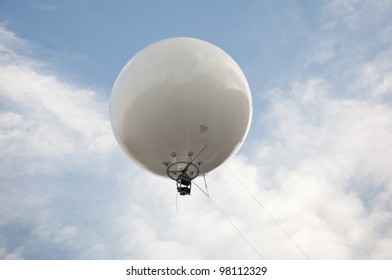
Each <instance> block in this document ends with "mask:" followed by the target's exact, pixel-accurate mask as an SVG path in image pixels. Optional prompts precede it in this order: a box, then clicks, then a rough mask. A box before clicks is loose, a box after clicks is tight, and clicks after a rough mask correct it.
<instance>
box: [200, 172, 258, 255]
mask: <svg viewBox="0 0 392 280" xmlns="http://www.w3.org/2000/svg"><path fill="white" fill-rule="evenodd" d="M204 180H205V177H204ZM193 183H194V184H195V185H196V187H198V188H199V190H200V191H201V192H202V193H204V194H205V195H206V196H207V197H208V198H209V199H210V200H211V202H212V203H213V204H214V205H215V207H216V208H217V209H218V210H219V211H220V212H221V214H222V215H223V216H224V217H225V218H226V220H227V221H228V222H229V223H230V224H231V225H232V226H233V228H235V229H236V230H237V232H238V233H239V234H240V236H241V237H242V238H243V239H244V240H245V241H246V243H248V245H249V246H250V247H251V248H252V249H253V251H254V252H255V253H256V254H257V255H258V256H259V257H260V259H262V260H264V259H265V258H264V257H263V255H262V254H261V253H260V252H259V251H258V250H257V249H256V247H255V246H253V244H252V243H251V242H250V241H249V239H248V238H246V236H245V235H244V234H243V233H242V232H241V230H240V229H239V228H238V227H237V226H236V225H235V224H234V223H233V222H232V221H231V220H230V218H229V217H228V216H227V215H226V214H225V212H223V210H222V209H221V208H220V207H219V205H218V204H216V202H215V201H214V200H213V199H212V198H211V196H210V195H209V194H208V193H206V192H205V191H203V189H202V188H201V187H200V186H199V185H198V184H196V182H194V181H193ZM205 183H206V181H205ZM206 187H207V183H206Z"/></svg>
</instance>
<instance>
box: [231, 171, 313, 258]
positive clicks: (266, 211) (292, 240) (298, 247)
mask: <svg viewBox="0 0 392 280" xmlns="http://www.w3.org/2000/svg"><path fill="white" fill-rule="evenodd" d="M223 165H224V166H225V167H226V169H227V170H228V171H229V172H230V173H231V175H232V176H233V177H234V178H235V179H236V180H237V182H238V183H240V185H241V186H242V187H243V188H244V189H245V190H246V191H247V192H248V193H249V194H250V195H251V196H252V197H253V199H254V200H255V201H256V202H257V204H258V205H259V206H260V208H261V209H262V210H263V211H264V212H265V213H266V214H267V215H268V216H269V217H270V218H271V220H272V221H273V222H274V223H275V225H276V226H277V227H278V228H279V229H280V230H281V231H282V232H283V233H284V234H285V235H286V236H287V237H288V238H289V239H290V241H291V242H292V243H293V244H294V245H295V247H297V249H298V250H300V251H301V252H302V254H303V255H304V256H305V257H306V258H307V259H308V260H310V257H309V256H308V254H306V253H305V251H304V250H303V249H302V248H301V247H300V246H299V245H298V243H297V242H295V240H294V239H293V238H292V237H291V236H290V234H288V232H287V231H286V230H285V229H284V228H283V226H282V225H281V224H280V223H279V222H278V221H277V220H276V219H275V218H274V217H273V216H272V214H271V213H270V212H269V211H268V210H267V209H266V208H265V207H264V206H263V205H262V204H261V203H260V201H258V200H257V198H256V197H255V196H254V195H253V193H252V192H251V191H250V190H249V189H248V188H247V187H246V186H245V184H244V183H242V182H241V180H240V179H239V178H238V177H237V176H236V175H235V174H234V172H233V171H232V170H231V169H230V168H229V167H228V166H227V165H226V164H223Z"/></svg>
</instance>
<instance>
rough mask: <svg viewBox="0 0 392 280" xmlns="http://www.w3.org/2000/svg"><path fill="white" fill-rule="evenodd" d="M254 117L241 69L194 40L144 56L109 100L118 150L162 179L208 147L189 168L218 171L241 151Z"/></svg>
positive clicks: (159, 46) (155, 47) (161, 45)
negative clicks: (172, 165)
mask: <svg viewBox="0 0 392 280" xmlns="http://www.w3.org/2000/svg"><path fill="white" fill-rule="evenodd" d="M251 116H252V98H251V94H250V89H249V85H248V82H247V80H246V78H245V76H244V74H243V72H242V71H241V69H240V67H239V66H238V65H237V63H236V62H235V61H234V60H233V59H232V58H231V57H230V56H229V55H228V54H226V53H225V52H224V51H222V50H221V49H219V48H218V47H216V46H214V45H212V44H210V43H208V42H205V41H202V40H198V39H193V38H172V39H166V40H163V41H159V42H157V43H154V44H152V45H150V46H148V47H146V48H145V49H143V50H141V51H140V52H139V53H137V54H136V55H135V56H134V57H133V58H132V59H131V60H130V61H129V62H128V63H127V64H126V65H125V67H124V68H123V69H122V71H121V72H120V74H119V76H118V77H117V79H116V81H115V83H114V86H113V89H112V94H111V99H110V119H111V124H112V128H113V132H114V134H115V136H116V139H117V141H118V143H119V144H120V146H121V148H122V149H123V150H124V151H125V152H126V153H127V154H128V155H129V156H130V157H131V158H133V159H134V160H135V161H136V162H138V163H139V164H140V165H142V166H143V167H145V168H146V169H148V170H150V171H151V172H153V173H155V174H157V175H161V176H166V175H167V173H166V171H167V166H168V165H170V164H171V163H173V162H190V161H191V160H192V158H195V156H196V155H197V154H198V153H199V152H200V151H202V149H203V148H204V147H205V146H206V145H207V148H205V150H204V151H203V152H202V153H200V155H199V156H198V157H197V159H195V160H194V162H195V165H197V166H198V169H199V170H198V171H199V173H200V174H206V173H207V172H209V171H211V170H213V169H214V168H216V167H218V166H219V165H221V164H222V163H223V162H224V161H225V160H226V159H227V158H229V157H230V156H231V155H233V154H234V153H235V152H236V151H237V150H238V149H239V148H240V146H241V144H242V143H243V141H244V139H245V137H246V134H247V132H248V130H249V126H250V122H251ZM185 165H186V164H185ZM176 168H178V169H181V168H184V166H183V165H182V167H181V165H178V166H177V167H176Z"/></svg>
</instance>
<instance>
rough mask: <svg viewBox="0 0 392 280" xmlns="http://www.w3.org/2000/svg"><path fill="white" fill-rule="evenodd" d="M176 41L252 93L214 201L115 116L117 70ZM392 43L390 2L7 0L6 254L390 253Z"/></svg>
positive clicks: (0, 82)
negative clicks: (214, 55) (240, 137)
mask: <svg viewBox="0 0 392 280" xmlns="http://www.w3.org/2000/svg"><path fill="white" fill-rule="evenodd" d="M179 36H186V37H195V38H199V39H202V40H206V41H208V42H210V43H213V44H215V45H217V46H218V47H220V48H222V49H223V50H225V51H226V52H227V53H228V54H230V56H232V57H233V58H234V60H236V62H237V63H238V64H239V65H240V67H241V68H242V70H243V72H244V73H245V76H246V77H247V79H248V82H249V85H250V88H251V91H252V98H253V119H252V124H251V127H250V131H249V134H248V137H247V138H246V140H245V142H244V144H243V146H242V147H241V149H240V150H239V152H238V153H237V154H236V155H235V156H234V157H232V158H231V159H230V160H228V161H227V162H225V164H224V165H222V166H221V167H219V168H217V169H216V170H214V171H213V172H211V173H209V174H208V175H207V182H208V190H209V193H210V198H208V197H206V196H205V195H204V194H203V193H201V192H199V191H197V189H196V190H193V193H192V195H191V196H188V197H177V194H176V191H175V186H174V183H173V181H171V180H168V179H164V178H161V177H157V176H155V175H153V174H151V173H149V172H148V171H146V170H144V169H142V168H141V167H139V166H138V165H136V164H135V163H134V162H133V161H132V160H131V159H130V158H128V157H127V156H126V155H125V154H124V153H123V152H122V150H121V148H120V147H119V145H118V144H117V142H116V140H115V138H114V136H113V133H112V129H111V125H110V120H109V100H110V92H111V88H112V86H113V83H114V81H115V79H116V77H117V75H118V74H119V72H120V71H121V69H122V67H123V66H124V65H125V64H126V63H127V61H128V60H129V59H130V58H132V56H133V55H135V54H136V53H137V52H138V51H139V50H141V49H142V48H144V47H146V46H147V45H149V44H151V43H154V42H156V41H159V40H161V39H165V38H170V37H179ZM391 42H392V1H390V0H376V1H374V0H331V1H321V0H320V1H299V0H298V1H296V0H293V1H268V0H259V1H251V0H249V1H234V0H231V1H223V0H217V1H206V0H201V1H175V0H169V1H125V0H124V1H119V0H118V1H88V0H85V1H82V0H81V1H73V0H70V1H49V0H29V1H28V0H21V1H11V0H4V1H1V2H0V259H143V260H149V259H154V260H161V259H205V260H209V259H259V258H263V259H306V258H310V259H391V258H392V160H391V159H392V45H391ZM197 180H199V179H197ZM197 183H199V184H202V181H200V180H199V181H197Z"/></svg>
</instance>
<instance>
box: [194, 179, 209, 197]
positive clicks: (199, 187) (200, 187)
mask: <svg viewBox="0 0 392 280" xmlns="http://www.w3.org/2000/svg"><path fill="white" fill-rule="evenodd" d="M193 183H194V184H195V185H196V187H198V188H199V190H200V191H201V192H202V193H204V194H205V195H206V196H207V197H210V195H209V194H208V193H207V192H205V191H203V189H202V188H201V187H200V186H199V185H198V184H197V183H196V182H195V181H193Z"/></svg>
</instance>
